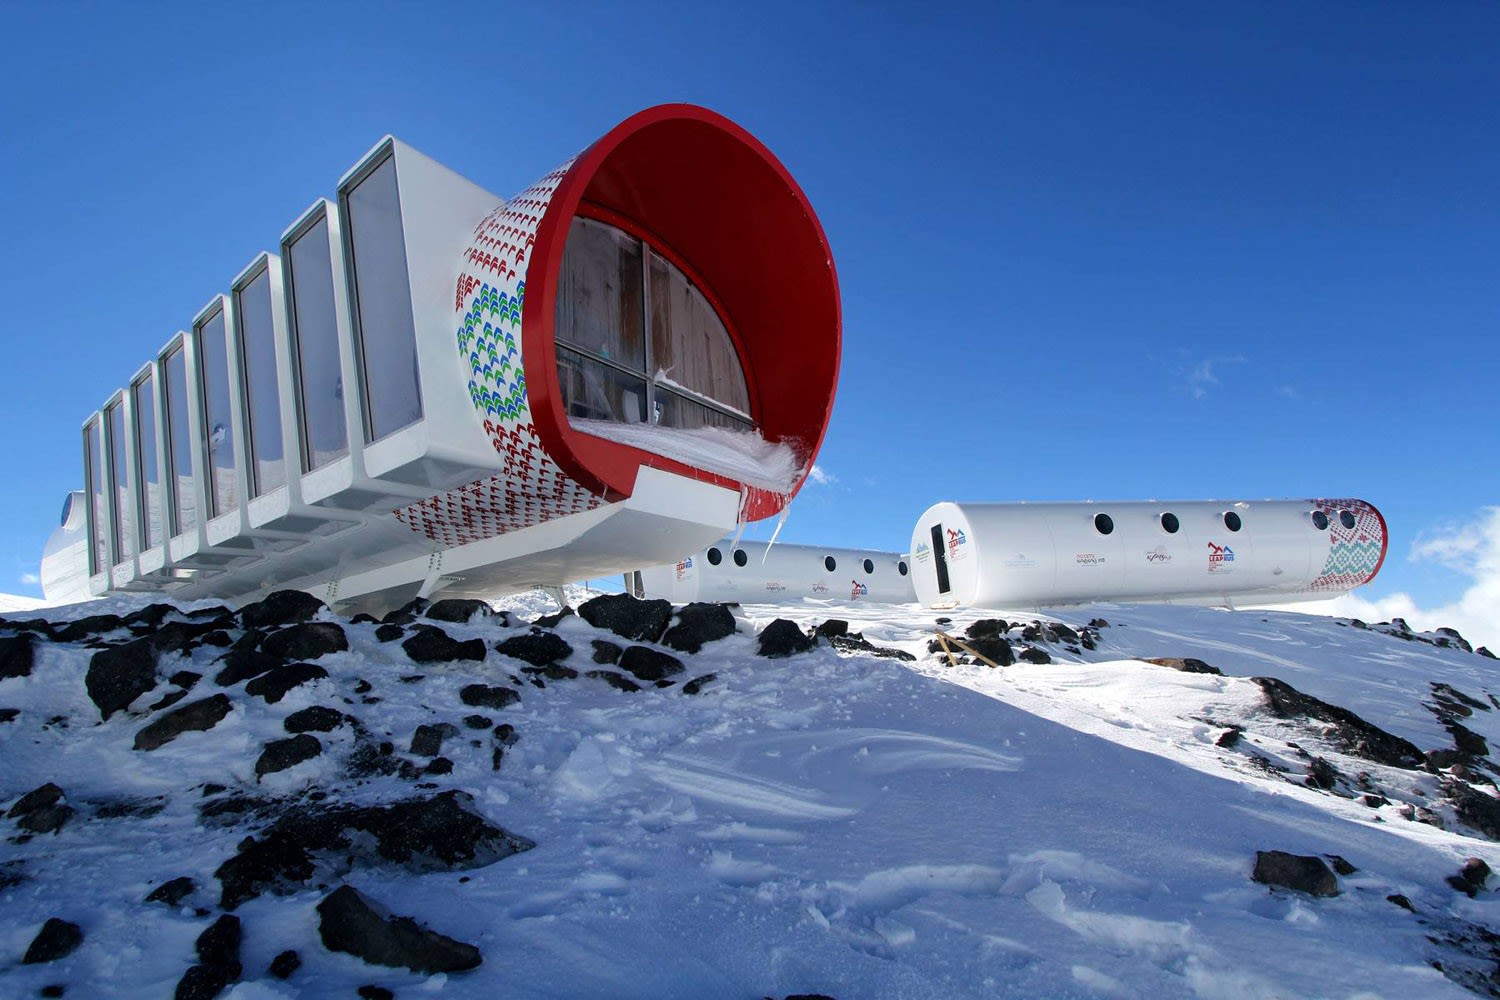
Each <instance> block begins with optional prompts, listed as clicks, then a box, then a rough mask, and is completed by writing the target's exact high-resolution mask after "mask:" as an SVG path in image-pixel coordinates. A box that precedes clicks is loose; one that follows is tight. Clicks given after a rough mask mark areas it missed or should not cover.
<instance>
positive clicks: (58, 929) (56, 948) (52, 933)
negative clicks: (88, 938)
mask: <svg viewBox="0 0 1500 1000" xmlns="http://www.w3.org/2000/svg"><path fill="white" fill-rule="evenodd" d="M81 944H83V928H82V927H79V926H78V925H77V924H74V923H69V922H68V921H66V920H61V919H59V918H57V917H48V918H47V922H46V923H45V924H43V925H42V929H41V930H40V931H38V932H37V936H36V937H35V938H34V939H32V942H31V947H29V948H27V949H26V955H25V957H24V958H22V959H21V964H22V965H38V964H40V963H42V962H55V961H57V960H58V959H59V958H66V957H67V956H69V955H71V954H73V952H75V951H77V950H78V946H79V945H81Z"/></svg>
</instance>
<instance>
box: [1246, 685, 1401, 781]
mask: <svg viewBox="0 0 1500 1000" xmlns="http://www.w3.org/2000/svg"><path fill="white" fill-rule="evenodd" d="M1251 680H1253V681H1254V682H1255V683H1256V684H1259V685H1260V688H1261V690H1262V691H1263V692H1265V696H1266V707H1267V709H1268V710H1269V711H1270V712H1271V714H1272V715H1275V716H1277V717H1278V718H1282V719H1297V718H1306V719H1316V720H1318V721H1319V722H1323V723H1326V724H1328V725H1330V726H1331V727H1332V730H1331V731H1330V732H1328V733H1325V736H1326V738H1328V739H1329V740H1330V742H1332V743H1333V744H1334V745H1335V746H1337V747H1339V748H1340V749H1341V750H1343V751H1345V752H1346V753H1350V754H1353V755H1354V756H1358V757H1363V758H1364V759H1365V760H1369V761H1374V762H1375V763H1377V764H1386V765H1389V766H1391V767H1400V768H1406V769H1408V770H1410V769H1413V768H1420V767H1422V766H1423V765H1425V764H1426V763H1427V758H1426V756H1425V755H1424V754H1423V753H1422V751H1420V750H1418V749H1417V748H1416V746H1415V745H1413V744H1411V743H1409V742H1407V741H1406V740H1404V739H1402V738H1401V737H1399V736H1393V735H1392V734H1390V733H1388V732H1386V731H1385V730H1383V729H1381V728H1380V727H1378V726H1375V725H1372V724H1370V723H1368V722H1366V721H1365V720H1364V719H1361V718H1360V717H1359V716H1357V715H1355V714H1354V713H1353V712H1351V711H1349V710H1348V709H1346V708H1340V707H1339V706H1337V705H1330V704H1328V703H1327V702H1325V701H1319V700H1318V699H1317V698H1314V697H1312V696H1311V695H1307V694H1303V693H1302V692H1301V691H1298V690H1297V689H1296V688H1294V687H1292V686H1291V685H1290V684H1287V683H1286V682H1285V681H1279V680H1277V679H1276V678H1274V677H1252V678H1251Z"/></svg>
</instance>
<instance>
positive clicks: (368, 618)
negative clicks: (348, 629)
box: [349, 611, 380, 625]
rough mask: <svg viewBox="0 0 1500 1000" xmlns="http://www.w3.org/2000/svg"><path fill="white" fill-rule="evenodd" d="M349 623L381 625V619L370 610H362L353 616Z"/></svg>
mask: <svg viewBox="0 0 1500 1000" xmlns="http://www.w3.org/2000/svg"><path fill="white" fill-rule="evenodd" d="M349 624H350V625H379V624H380V619H379V618H376V617H375V616H374V615H372V614H370V613H369V612H368V611H361V612H360V613H359V614H357V615H355V616H354V617H353V618H350V619H349Z"/></svg>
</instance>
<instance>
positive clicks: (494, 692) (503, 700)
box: [458, 684, 521, 708]
mask: <svg viewBox="0 0 1500 1000" xmlns="http://www.w3.org/2000/svg"><path fill="white" fill-rule="evenodd" d="M458 697H459V700H460V701H462V702H463V703H464V704H465V705H468V706H470V707H472V708H504V707H505V706H507V705H514V704H515V703H516V702H518V701H520V700H521V696H520V695H519V694H517V693H516V692H515V689H514V688H508V687H492V686H490V685H488V684H468V685H465V686H464V687H463V689H462V690H460V691H459V692H458Z"/></svg>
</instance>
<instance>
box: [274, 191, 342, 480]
mask: <svg viewBox="0 0 1500 1000" xmlns="http://www.w3.org/2000/svg"><path fill="white" fill-rule="evenodd" d="M328 252H329V247H328V220H327V219H326V218H325V219H320V220H318V222H317V224H316V225H314V226H312V227H311V228H310V229H308V230H307V231H306V232H305V233H303V234H302V235H301V236H299V237H297V240H296V242H295V243H293V244H292V245H291V246H289V247H288V248H287V259H288V261H289V262H290V275H291V291H292V316H291V319H292V344H293V345H294V347H295V349H296V352H297V386H298V390H299V392H300V398H299V399H298V401H297V403H298V405H297V410H298V413H299V414H300V416H301V420H302V468H303V471H307V472H310V471H312V470H313V469H316V468H319V467H320V466H324V465H327V464H328V463H329V462H331V461H333V460H334V459H336V458H340V457H342V456H344V455H347V454H348V453H349V435H348V433H347V431H346V430H345V427H344V376H343V369H342V368H341V366H340V364H339V332H338V320H337V318H336V314H335V312H334V299H333V294H334V292H333V264H332V262H331V260H330V259H329V255H328Z"/></svg>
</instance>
